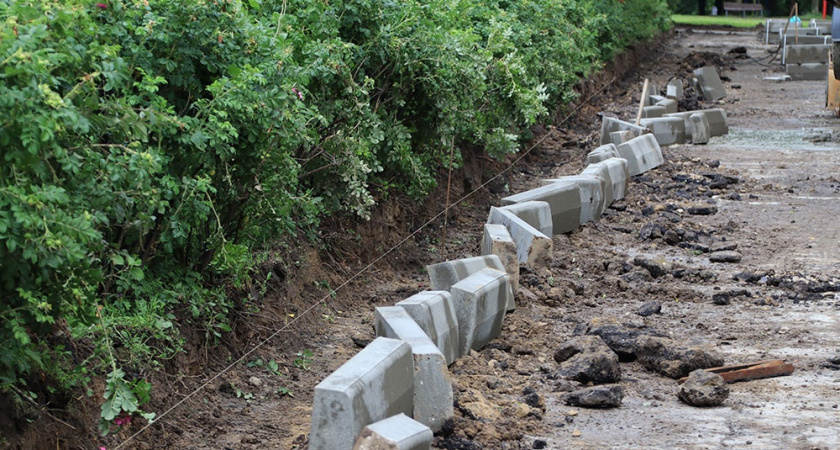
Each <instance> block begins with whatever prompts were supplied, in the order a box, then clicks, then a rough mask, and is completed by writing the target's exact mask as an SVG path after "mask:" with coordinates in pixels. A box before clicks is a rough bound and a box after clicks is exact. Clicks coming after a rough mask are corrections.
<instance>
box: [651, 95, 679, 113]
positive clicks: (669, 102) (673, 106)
mask: <svg viewBox="0 0 840 450" xmlns="http://www.w3.org/2000/svg"><path fill="white" fill-rule="evenodd" d="M656 106H661V107H664V108H665V113H664V114H673V113H675V112H677V111H679V109H680V108H679V104H678V103H677V101H676V100H674V99H670V98H666V99H664V100H660V101H658V102H656ZM664 114H663V115H664ZM660 117H661V116H660Z"/></svg>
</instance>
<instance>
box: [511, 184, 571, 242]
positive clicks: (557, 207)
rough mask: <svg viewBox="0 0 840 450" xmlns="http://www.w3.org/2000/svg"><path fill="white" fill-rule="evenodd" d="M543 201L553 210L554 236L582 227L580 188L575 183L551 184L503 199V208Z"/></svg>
mask: <svg viewBox="0 0 840 450" xmlns="http://www.w3.org/2000/svg"><path fill="white" fill-rule="evenodd" d="M528 201H542V202H546V203H548V205H549V207H550V208H551V223H552V235H556V234H561V233H568V232H570V231H573V230H576V229H577V228H578V227H579V226H580V208H581V205H580V186H578V184H577V183H574V182H566V183H551V184H549V185H547V186H541V187H538V188H536V189H531V190H530V191H525V192H520V193H519V194H515V195H511V196H508V197H504V198H502V206H507V205H514V204H517V203H524V202H528Z"/></svg>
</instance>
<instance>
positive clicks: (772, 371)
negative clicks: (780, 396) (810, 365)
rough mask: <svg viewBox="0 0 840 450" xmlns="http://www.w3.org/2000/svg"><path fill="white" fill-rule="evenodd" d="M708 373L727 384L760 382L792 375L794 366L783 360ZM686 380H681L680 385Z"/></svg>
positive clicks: (737, 366) (760, 362)
mask: <svg viewBox="0 0 840 450" xmlns="http://www.w3.org/2000/svg"><path fill="white" fill-rule="evenodd" d="M705 371H706V372H710V373H715V374H717V375H720V376H721V377H722V378H723V379H724V380H725V381H726V382H727V383H734V382H736V381H750V380H758V379H760V378H772V377H781V376H785V375H790V374H792V373H793V371H794V367H793V364H791V363H786V362H784V361H783V360H781V359H772V360H768V361H758V362H754V363H748V364H737V365H733V366H723V367H711V368H708V369H705ZM684 381H686V379H681V380H679V382H680V383H682V382H684Z"/></svg>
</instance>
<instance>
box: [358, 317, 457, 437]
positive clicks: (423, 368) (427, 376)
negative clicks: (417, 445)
mask: <svg viewBox="0 0 840 450" xmlns="http://www.w3.org/2000/svg"><path fill="white" fill-rule="evenodd" d="M375 316H376V321H375V325H374V328H375V330H376V336H381V337H386V338H391V339H401V340H403V341H405V342H407V343H408V345H410V346H411V354H412V356H413V357H414V413H413V417H414V420H417V421H419V422H420V423H422V424H423V425H426V426H427V427H429V428H431V429H432V431H438V430H440V429H441V427H443V423H444V422H445V421H446V420H448V419H450V418H452V417H453V416H454V414H455V412H454V409H453V407H452V382H451V379H450V376H449V369H448V368H447V366H448V364H447V362H446V358H445V357H444V356H443V353H441V351H440V350H439V349H438V348H437V346H436V345H435V343H434V342H432V340H431V339H430V338H429V336H428V335H427V334H426V332H425V331H423V329H422V328H420V325H418V324H417V322H415V321H414V319H412V318H411V316H410V315H409V314H408V312H406V310H405V309H403V308H402V307H400V306H385V307H378V308H376V311H375Z"/></svg>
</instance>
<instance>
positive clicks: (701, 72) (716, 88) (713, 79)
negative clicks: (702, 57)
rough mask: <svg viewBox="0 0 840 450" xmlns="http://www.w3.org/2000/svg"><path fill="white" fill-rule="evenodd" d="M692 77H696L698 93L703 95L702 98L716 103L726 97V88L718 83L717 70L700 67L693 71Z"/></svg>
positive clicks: (710, 67)
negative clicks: (698, 87)
mask: <svg viewBox="0 0 840 450" xmlns="http://www.w3.org/2000/svg"><path fill="white" fill-rule="evenodd" d="M694 75H695V76H696V77H697V83H698V85H699V86H700V92H702V93H703V98H705V99H706V100H710V101H717V100H720V99H722V98H724V97H726V88H724V87H723V83H722V82H721V81H720V75H718V73H717V69H715V68H714V67H712V66H705V67H701V68H699V69H697V70H695V71H694Z"/></svg>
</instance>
